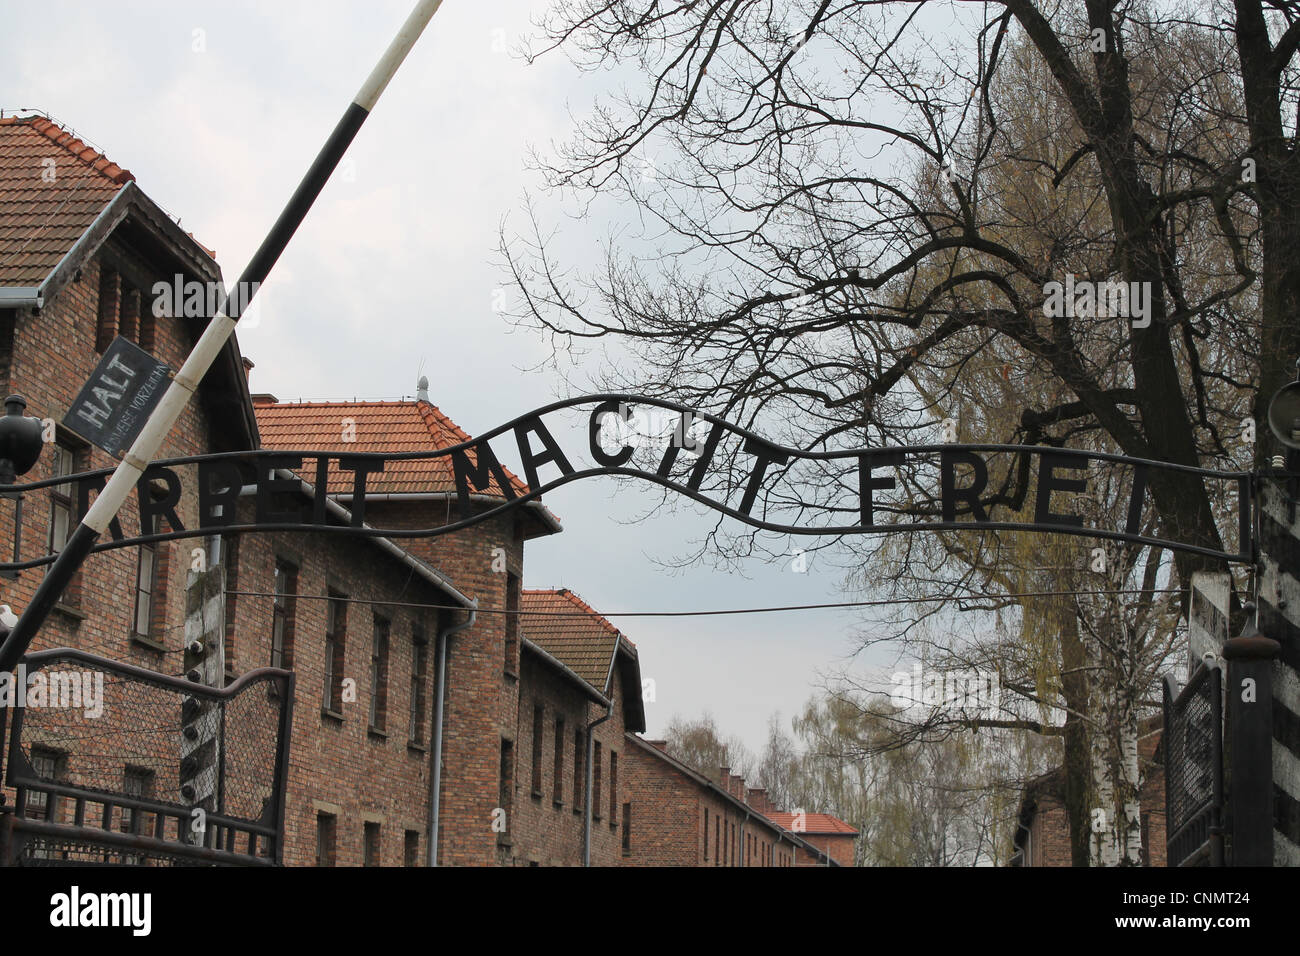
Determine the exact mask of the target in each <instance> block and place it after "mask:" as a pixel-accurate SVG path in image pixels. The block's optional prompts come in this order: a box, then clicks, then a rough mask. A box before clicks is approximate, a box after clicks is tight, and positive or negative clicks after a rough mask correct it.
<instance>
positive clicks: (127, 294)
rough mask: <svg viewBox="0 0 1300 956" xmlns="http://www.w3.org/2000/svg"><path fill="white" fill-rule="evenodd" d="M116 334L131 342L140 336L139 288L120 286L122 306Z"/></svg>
mask: <svg viewBox="0 0 1300 956" xmlns="http://www.w3.org/2000/svg"><path fill="white" fill-rule="evenodd" d="M117 334H118V335H122V336H125V337H126V338H128V339H130V340H131V341H132V342H137V341H138V339H139V337H140V290H139V289H133V288H129V287H126V286H124V287H123V288H122V308H121V312H120V313H119V316H118V323H117Z"/></svg>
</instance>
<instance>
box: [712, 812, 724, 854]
mask: <svg viewBox="0 0 1300 956" xmlns="http://www.w3.org/2000/svg"><path fill="white" fill-rule="evenodd" d="M721 832H722V818H721V817H719V816H717V815H716V814H715V815H714V817H713V865H714V866H717V865H718V864H719V863H721V862H722V859H721V857H722V841H721V840H720V839H718V835H719V834H720V833H721Z"/></svg>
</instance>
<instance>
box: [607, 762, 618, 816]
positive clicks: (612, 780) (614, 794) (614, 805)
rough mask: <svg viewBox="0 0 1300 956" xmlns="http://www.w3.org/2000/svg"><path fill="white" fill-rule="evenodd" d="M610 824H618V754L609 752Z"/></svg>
mask: <svg viewBox="0 0 1300 956" xmlns="http://www.w3.org/2000/svg"><path fill="white" fill-rule="evenodd" d="M609 825H610V826H611V827H616V826H618V754H616V753H614V751H612V750H611V751H610V752H609Z"/></svg>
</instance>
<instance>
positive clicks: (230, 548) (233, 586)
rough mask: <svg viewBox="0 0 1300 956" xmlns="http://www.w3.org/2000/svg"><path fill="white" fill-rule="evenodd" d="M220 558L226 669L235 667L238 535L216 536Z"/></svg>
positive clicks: (237, 604) (237, 606)
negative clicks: (223, 570)
mask: <svg viewBox="0 0 1300 956" xmlns="http://www.w3.org/2000/svg"><path fill="white" fill-rule="evenodd" d="M217 540H218V541H220V542H221V560H222V563H223V564H225V566H226V670H227V671H232V672H233V671H234V669H235V619H236V616H237V615H238V613H239V595H238V594H234V593H232V592H234V591H238V590H239V535H237V534H232V535H228V536H226V537H224V538H218V539H217Z"/></svg>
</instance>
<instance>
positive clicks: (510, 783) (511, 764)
mask: <svg viewBox="0 0 1300 956" xmlns="http://www.w3.org/2000/svg"><path fill="white" fill-rule="evenodd" d="M514 795H515V745H514V743H513V742H512V741H509V740H506V739H505V738H504V737H503V738H502V739H501V775H500V778H499V782H498V789H497V809H498V810H500V811H501V812H502V814H503V817H504V818H503V819H502V821H501V824H502V827H501V828H500V829H498V831H497V837H498V839H506V838H507V837H508V836H509V833H510V817H511V816H512V815H513V812H514Z"/></svg>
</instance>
